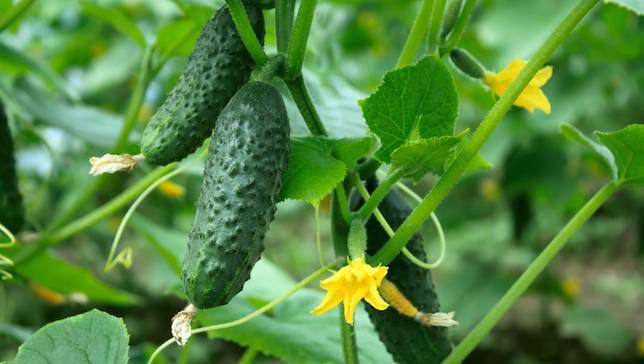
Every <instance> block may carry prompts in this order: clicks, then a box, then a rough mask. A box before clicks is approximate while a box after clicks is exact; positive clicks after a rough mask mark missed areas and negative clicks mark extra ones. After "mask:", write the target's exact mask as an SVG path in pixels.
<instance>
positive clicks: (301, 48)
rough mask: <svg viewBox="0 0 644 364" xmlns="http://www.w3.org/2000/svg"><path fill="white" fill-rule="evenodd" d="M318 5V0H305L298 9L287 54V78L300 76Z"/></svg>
mask: <svg viewBox="0 0 644 364" xmlns="http://www.w3.org/2000/svg"><path fill="white" fill-rule="evenodd" d="M316 5H317V0H304V1H302V2H301V3H300V8H299V9H298V11H297V17H296V18H295V25H294V26H293V32H292V33H291V39H290V41H289V43H288V50H287V55H286V78H287V79H289V80H291V79H294V78H296V77H298V75H299V74H300V70H301V69H302V63H303V62H304V53H305V52H306V43H307V41H308V39H309V32H310V31H311V23H313V13H314V12H315V6H316Z"/></svg>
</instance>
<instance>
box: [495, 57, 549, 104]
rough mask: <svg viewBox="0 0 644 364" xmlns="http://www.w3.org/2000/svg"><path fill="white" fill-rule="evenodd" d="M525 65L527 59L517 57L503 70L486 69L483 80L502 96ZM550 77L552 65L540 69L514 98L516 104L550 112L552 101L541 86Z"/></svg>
mask: <svg viewBox="0 0 644 364" xmlns="http://www.w3.org/2000/svg"><path fill="white" fill-rule="evenodd" d="M525 65H526V62H525V61H523V60H520V59H515V60H513V61H512V62H510V64H509V65H508V66H507V67H506V68H505V69H504V70H502V71H501V72H498V73H496V72H489V71H486V72H485V77H484V78H483V82H484V83H485V84H486V85H487V86H488V87H490V89H491V90H492V92H494V93H495V94H496V95H497V96H501V95H503V93H504V92H505V90H507V88H508V87H509V86H510V84H511V83H512V81H514V79H515V78H516V77H517V76H518V75H519V73H520V72H521V70H522V69H523V67H525ZM550 77H552V66H546V67H543V68H542V69H540V70H539V71H538V72H537V74H536V75H534V77H533V78H532V80H530V82H529V83H528V85H527V86H526V87H525V88H524V89H523V91H521V93H520V94H519V97H517V99H516V100H514V105H515V106H519V107H522V108H524V109H527V110H528V111H530V112H532V111H534V109H541V110H543V112H545V113H546V114H549V113H550V102H549V101H548V97H546V95H545V94H544V93H543V90H541V87H543V86H544V85H545V84H546V82H548V80H549V79H550Z"/></svg>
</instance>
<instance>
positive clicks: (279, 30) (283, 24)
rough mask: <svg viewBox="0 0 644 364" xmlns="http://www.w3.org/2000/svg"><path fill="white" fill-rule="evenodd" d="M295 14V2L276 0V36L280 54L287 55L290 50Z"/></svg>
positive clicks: (293, 0) (291, 0) (292, 0)
mask: <svg viewBox="0 0 644 364" xmlns="http://www.w3.org/2000/svg"><path fill="white" fill-rule="evenodd" d="M294 14H295V0H275V34H276V37H277V51H278V52H280V53H286V51H287V49H288V40H289V39H290V38H291V29H293V16H294Z"/></svg>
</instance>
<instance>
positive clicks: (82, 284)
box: [15, 254, 139, 305]
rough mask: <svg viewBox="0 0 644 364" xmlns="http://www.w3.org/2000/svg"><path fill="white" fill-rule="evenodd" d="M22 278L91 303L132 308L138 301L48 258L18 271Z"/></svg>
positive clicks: (86, 272)
mask: <svg viewBox="0 0 644 364" xmlns="http://www.w3.org/2000/svg"><path fill="white" fill-rule="evenodd" d="M15 270H16V273H18V274H19V275H20V276H22V277H24V278H27V279H29V280H30V281H33V282H36V283H38V284H40V285H41V286H43V287H47V288H49V289H51V290H54V291H56V292H60V293H63V294H70V293H82V294H84V295H85V296H87V298H88V299H89V300H90V301H92V302H101V303H109V304H112V305H131V304H135V303H137V302H138V301H139V299H138V297H137V296H134V295H133V294H131V293H128V292H124V291H121V290H118V289H116V288H112V287H110V286H108V285H107V284H105V283H103V282H101V281H100V280H99V279H98V278H96V276H94V274H92V272H90V271H89V270H87V269H85V268H82V267H79V266H76V265H73V264H70V263H67V262H66V261H64V260H62V259H60V258H56V257H54V256H52V255H48V254H40V255H38V256H36V257H34V258H33V259H30V260H28V261H26V262H24V263H22V264H20V265H18V266H16V267H15Z"/></svg>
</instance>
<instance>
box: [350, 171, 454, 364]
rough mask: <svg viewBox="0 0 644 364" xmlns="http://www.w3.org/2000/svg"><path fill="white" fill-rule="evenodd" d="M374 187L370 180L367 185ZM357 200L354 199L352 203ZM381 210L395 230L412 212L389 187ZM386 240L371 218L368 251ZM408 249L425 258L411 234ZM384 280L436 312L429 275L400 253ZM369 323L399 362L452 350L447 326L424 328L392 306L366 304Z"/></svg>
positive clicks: (422, 363)
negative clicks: (379, 308)
mask: <svg viewBox="0 0 644 364" xmlns="http://www.w3.org/2000/svg"><path fill="white" fill-rule="evenodd" d="M367 187H368V188H369V189H370V190H373V189H375V183H373V181H370V183H369V184H368V186H367ZM357 204H358V203H357V201H356V200H355V199H354V200H353V201H352V205H353V206H356V205H357ZM378 208H379V209H380V212H381V213H382V214H383V216H384V217H385V219H387V221H388V222H389V224H390V225H391V227H392V228H393V229H397V228H398V227H399V226H400V225H401V224H402V223H403V221H404V220H405V218H407V216H408V215H409V214H410V213H411V209H410V208H409V206H408V205H407V203H406V202H405V200H404V199H403V198H402V196H401V195H400V193H398V191H395V190H392V191H391V192H390V193H389V195H387V197H386V198H385V199H384V200H383V201H382V202H381V203H380V205H379V206H378ZM387 240H389V237H388V235H387V233H386V232H385V231H384V230H383V229H382V226H380V223H378V221H377V220H376V219H375V218H374V217H372V218H371V219H369V221H368V222H367V253H368V254H375V253H376V252H377V251H378V250H379V249H380V248H381V247H382V246H383V244H384V243H385V242H386V241H387ZM407 249H409V251H411V252H412V254H414V255H415V256H416V257H418V258H419V259H422V260H425V259H426V254H425V249H424V248H423V243H422V238H421V237H420V235H419V234H416V235H414V237H413V238H412V240H411V241H410V242H409V243H407ZM387 279H388V280H390V281H391V282H393V283H394V284H395V285H396V286H397V287H398V289H399V290H400V292H401V293H402V294H403V295H404V296H405V297H407V299H409V301H410V302H411V303H412V304H413V305H414V306H416V307H417V308H418V309H419V310H420V311H422V312H437V311H438V310H439V304H438V297H437V295H436V292H435V290H434V283H433V282H432V274H431V272H430V271H429V270H425V269H422V268H420V267H418V266H416V265H414V264H413V263H411V262H410V261H409V260H408V259H407V258H405V257H404V256H403V255H402V254H400V255H398V257H397V258H396V259H394V261H393V262H391V263H390V264H389V272H388V273H387ZM366 307H367V312H368V314H369V318H370V319H371V322H372V323H373V324H374V326H375V328H376V331H377V332H378V335H379V337H380V340H381V341H382V342H383V344H385V347H386V348H387V350H388V351H389V353H391V355H392V356H393V357H394V360H395V361H396V362H397V363H400V364H416V363H418V364H433V363H440V362H442V360H443V359H445V357H447V355H448V354H449V352H450V351H451V343H450V341H449V338H448V336H447V329H446V328H443V327H427V326H423V325H421V324H420V323H419V322H418V321H415V320H414V319H412V318H409V317H406V316H403V315H401V314H400V313H398V312H397V311H396V310H394V309H393V308H391V307H390V308H388V309H387V310H385V311H378V310H376V309H374V308H373V307H371V306H370V305H366Z"/></svg>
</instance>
